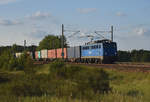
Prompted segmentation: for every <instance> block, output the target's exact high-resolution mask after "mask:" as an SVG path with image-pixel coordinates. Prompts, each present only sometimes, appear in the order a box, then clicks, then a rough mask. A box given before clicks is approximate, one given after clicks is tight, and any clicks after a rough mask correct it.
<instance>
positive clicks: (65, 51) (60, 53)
mask: <svg viewBox="0 0 150 102" xmlns="http://www.w3.org/2000/svg"><path fill="white" fill-rule="evenodd" d="M57 58H62V49H61V48H59V49H57ZM64 58H67V48H64Z"/></svg>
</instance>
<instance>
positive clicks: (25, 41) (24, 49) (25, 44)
mask: <svg viewBox="0 0 150 102" xmlns="http://www.w3.org/2000/svg"><path fill="white" fill-rule="evenodd" d="M26 43H27V42H26V40H24V50H25V49H26Z"/></svg>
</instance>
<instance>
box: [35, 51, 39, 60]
mask: <svg viewBox="0 0 150 102" xmlns="http://www.w3.org/2000/svg"><path fill="white" fill-rule="evenodd" d="M38 58H39V57H38V51H35V59H38Z"/></svg>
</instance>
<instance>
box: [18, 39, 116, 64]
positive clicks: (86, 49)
mask: <svg viewBox="0 0 150 102" xmlns="http://www.w3.org/2000/svg"><path fill="white" fill-rule="evenodd" d="M63 51H64V59H65V61H69V62H81V63H113V62H114V61H116V58H117V44H116V42H112V41H110V40H107V39H105V40H98V41H94V42H89V43H87V44H85V45H83V46H76V47H68V48H64V50H63ZM30 54H31V56H32V58H33V59H35V60H46V61H53V60H55V59H62V49H61V48H58V49H51V50H47V49H43V50H41V51H35V52H32V53H30ZM19 55H20V53H16V57H19Z"/></svg>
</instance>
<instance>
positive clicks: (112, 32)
mask: <svg viewBox="0 0 150 102" xmlns="http://www.w3.org/2000/svg"><path fill="white" fill-rule="evenodd" d="M113 34H114V28H113V26H111V41H112V42H113V36H114V35H113Z"/></svg>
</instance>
